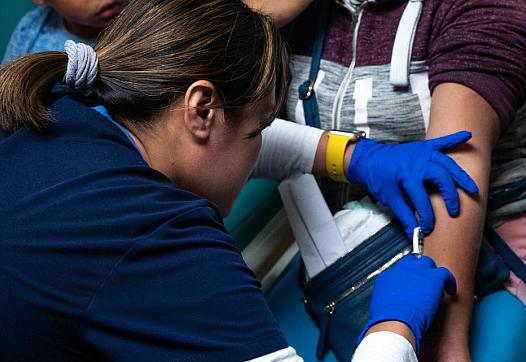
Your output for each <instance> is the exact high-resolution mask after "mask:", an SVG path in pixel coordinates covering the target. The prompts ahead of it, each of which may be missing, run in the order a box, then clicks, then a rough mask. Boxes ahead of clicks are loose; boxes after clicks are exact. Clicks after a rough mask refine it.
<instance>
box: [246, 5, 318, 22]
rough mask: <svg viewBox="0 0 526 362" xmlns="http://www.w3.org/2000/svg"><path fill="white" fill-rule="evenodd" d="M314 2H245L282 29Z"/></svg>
mask: <svg viewBox="0 0 526 362" xmlns="http://www.w3.org/2000/svg"><path fill="white" fill-rule="evenodd" d="M313 1H314V0H285V1H284V0H245V3H246V4H247V5H248V6H250V7H251V8H252V9H254V10H257V11H261V12H263V13H265V14H268V15H270V17H272V19H273V20H274V22H275V24H276V26H278V27H282V26H285V25H287V24H288V23H290V22H291V21H292V20H294V19H295V18H296V17H297V16H298V15H299V14H301V12H302V11H303V10H305V9H306V8H307V7H308V6H309V5H310V4H311V3H312V2H313Z"/></svg>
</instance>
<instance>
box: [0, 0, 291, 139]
mask: <svg viewBox="0 0 526 362" xmlns="http://www.w3.org/2000/svg"><path fill="white" fill-rule="evenodd" d="M70 45H71V44H70ZM95 52H96V55H97V59H98V72H97V71H95V73H96V77H95V78H94V80H93V82H92V83H90V85H89V89H87V91H86V89H81V90H82V91H83V92H81V91H80V90H79V89H77V94H78V96H81V97H84V98H86V99H87V101H89V102H91V103H93V104H102V105H104V106H105V107H106V108H107V109H108V111H109V112H110V114H111V115H112V116H113V117H115V118H116V119H117V120H118V121H121V122H124V123H128V122H129V123H131V124H133V125H136V126H139V125H145V126H147V125H148V123H149V122H150V121H151V120H152V119H154V118H155V116H156V115H158V114H159V113H160V112H162V111H163V110H165V109H166V108H167V107H168V106H169V105H170V104H171V103H172V102H173V101H174V100H175V99H177V98H178V97H180V96H182V95H184V94H185V92H186V90H187V89H188V87H189V86H190V85H191V84H192V83H193V82H195V81H197V80H201V79H203V80H209V81H210V82H211V83H212V84H214V86H215V88H216V90H217V92H218V94H219V96H220V98H221V101H222V103H221V104H218V105H217V107H220V108H224V109H225V110H226V112H227V114H228V112H230V113H232V112H236V110H239V109H241V108H242V107H243V106H245V105H247V104H253V103H254V102H257V101H259V100H261V99H263V98H264V97H266V96H267V95H269V94H270V92H271V91H273V90H275V92H276V93H275V95H276V104H277V106H276V109H275V113H277V111H278V110H279V109H280V108H281V107H282V106H283V104H284V101H285V98H286V92H287V86H288V81H289V68H288V52H287V48H286V45H285V42H284V40H283V39H282V37H281V35H280V33H279V31H278V30H277V29H276V27H275V26H274V25H273V24H272V20H271V19H270V18H269V17H267V16H265V15H263V14H260V13H256V12H254V11H252V10H251V9H250V8H248V7H247V6H246V5H244V3H243V2H242V1H241V0H134V1H131V2H130V4H129V5H128V6H127V7H126V8H125V9H124V11H123V12H122V13H121V14H120V15H119V16H118V17H117V18H116V19H115V21H114V22H113V23H112V25H110V26H109V27H108V28H107V29H106V30H105V31H104V32H103V34H102V36H101V38H100V40H99V42H98V44H97V46H96V47H95ZM67 67H68V55H67V54H66V53H63V52H43V53H37V54H33V55H28V56H25V57H23V58H20V59H18V60H15V61H13V62H11V63H9V64H7V65H6V66H5V67H4V68H3V69H2V70H0V128H1V129H2V130H3V131H4V132H8V133H11V132H14V131H16V130H17V129H19V128H21V127H28V128H31V129H33V130H36V131H43V130H44V129H45V128H46V126H47V125H48V124H49V122H50V121H52V119H51V115H50V112H49V109H48V107H49V105H50V104H51V103H52V102H53V99H52V93H51V89H52V88H53V86H54V85H55V84H57V83H59V82H63V81H64V77H65V75H66V70H67ZM92 68H93V64H92ZM96 69H97V66H96V65H95V70H96ZM91 70H93V69H91ZM67 83H68V84H69V83H71V82H67ZM72 91H74V90H72ZM274 115H275V114H274ZM228 118H232V117H228ZM234 118H235V117H234Z"/></svg>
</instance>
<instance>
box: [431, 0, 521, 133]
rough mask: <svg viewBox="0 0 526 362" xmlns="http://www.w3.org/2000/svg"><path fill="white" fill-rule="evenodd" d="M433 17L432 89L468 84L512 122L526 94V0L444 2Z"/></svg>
mask: <svg viewBox="0 0 526 362" xmlns="http://www.w3.org/2000/svg"><path fill="white" fill-rule="evenodd" d="M434 19H435V20H434V22H433V29H432V33H431V39H430V46H429V72H430V74H429V76H430V88H431V91H433V90H434V88H435V87H436V86H437V85H439V84H440V83H446V82H452V83H460V84H462V85H465V86H467V87H470V88H471V89H473V90H475V91H476V92H477V93H479V94H480V95H481V96H482V97H483V98H484V99H485V100H486V101H487V102H488V103H489V104H490V105H491V106H492V107H493V108H494V109H495V111H496V112H497V114H498V115H499V117H500V120H501V123H502V125H503V126H504V127H505V126H506V125H508V124H509V122H510V121H511V120H512V119H513V117H514V114H515V111H516V110H517V109H518V108H519V107H520V106H521V105H522V104H523V103H524V101H525V97H526V1H525V0H505V1H503V0H470V1H468V0H442V1H441V4H440V5H439V8H438V9H437V13H436V15H435V17H434Z"/></svg>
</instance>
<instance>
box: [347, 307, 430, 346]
mask: <svg viewBox="0 0 526 362" xmlns="http://www.w3.org/2000/svg"><path fill="white" fill-rule="evenodd" d="M388 321H397V322H401V323H404V324H405V325H407V326H408V327H409V329H410V330H411V332H412V333H413V335H414V337H415V346H416V354H418V353H419V352H420V342H421V341H422V335H423V332H424V331H425V330H426V329H427V327H426V326H425V322H424V320H422V318H420V317H419V316H418V314H417V313H416V312H415V311H414V310H412V308H410V307H408V306H396V307H394V308H393V307H389V313H388V314H387V313H386V314H385V315H383V316H378V317H376V318H372V319H371V320H370V321H369V322H368V323H367V324H366V325H365V327H364V328H363V330H362V332H361V333H360V336H359V337H358V341H357V345H359V344H360V343H361V342H362V340H363V339H364V338H365V335H366V334H367V332H368V331H369V329H370V328H371V327H373V326H374V325H375V324H378V323H382V322H388Z"/></svg>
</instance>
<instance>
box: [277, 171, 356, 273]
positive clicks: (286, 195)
mask: <svg viewBox="0 0 526 362" xmlns="http://www.w3.org/2000/svg"><path fill="white" fill-rule="evenodd" d="M278 189H279V192H280V194H281V198H282V200H283V205H284V207H285V210H286V212H287V216H288V217H289V221H290V224H291V228H292V231H293V233H294V236H295V238H296V242H297V243H298V246H299V248H300V251H301V255H302V258H303V261H304V263H305V268H306V270H307V275H308V277H309V278H311V277H313V276H314V275H316V274H318V273H319V272H320V271H322V270H324V269H325V268H326V267H328V266H329V265H331V264H332V263H333V262H335V261H336V260H337V259H338V258H340V257H342V256H343V255H345V254H346V253H347V248H346V246H345V243H344V241H343V239H342V237H341V235H340V232H339V230H338V227H337V226H336V223H335V222H334V219H333V217H332V214H331V212H330V210H329V208H328V206H327V203H326V202H325V200H324V199H323V195H322V194H321V191H320V189H319V187H318V184H317V183H316V180H315V179H314V176H312V175H310V174H305V175H301V176H295V177H292V178H289V179H287V180H285V181H283V182H282V183H281V184H280V186H279V187H278Z"/></svg>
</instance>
